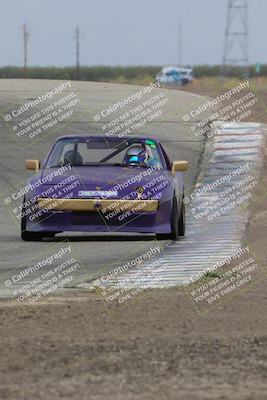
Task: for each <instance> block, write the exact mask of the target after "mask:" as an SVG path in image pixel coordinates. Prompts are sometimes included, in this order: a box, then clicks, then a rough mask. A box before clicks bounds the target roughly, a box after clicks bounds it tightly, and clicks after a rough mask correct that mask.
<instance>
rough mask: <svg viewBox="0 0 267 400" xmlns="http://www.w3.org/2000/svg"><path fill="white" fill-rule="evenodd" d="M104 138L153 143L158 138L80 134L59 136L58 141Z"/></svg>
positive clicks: (157, 140)
mask: <svg viewBox="0 0 267 400" xmlns="http://www.w3.org/2000/svg"><path fill="white" fill-rule="evenodd" d="M101 137H102V138H103V137H104V138H106V139H107V140H108V139H111V140H112V139H113V140H116V139H117V140H121V141H122V142H123V141H126V140H131V139H137V140H138V139H140V140H146V139H148V140H154V141H155V142H159V138H158V137H157V136H138V135H126V136H124V137H120V136H119V135H110V136H106V135H100V134H99V135H87V134H80V135H66V136H60V137H59V138H58V139H57V141H58V140H61V139H91V138H101Z"/></svg>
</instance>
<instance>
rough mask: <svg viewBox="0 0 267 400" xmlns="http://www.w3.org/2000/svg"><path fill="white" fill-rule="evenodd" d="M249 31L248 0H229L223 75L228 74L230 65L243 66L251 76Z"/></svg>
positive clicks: (245, 73) (245, 71) (246, 73)
mask: <svg viewBox="0 0 267 400" xmlns="http://www.w3.org/2000/svg"><path fill="white" fill-rule="evenodd" d="M248 32H249V30H248V0H228V11H227V23H226V30H225V39H224V51H223V62H222V70H221V74H222V76H226V75H228V72H229V70H228V67H229V65H240V66H242V67H243V69H244V75H246V76H247V77H248V76H249V66H248Z"/></svg>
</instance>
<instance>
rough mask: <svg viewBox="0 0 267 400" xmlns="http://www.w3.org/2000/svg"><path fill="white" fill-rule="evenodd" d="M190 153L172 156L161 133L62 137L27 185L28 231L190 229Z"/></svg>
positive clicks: (30, 234) (30, 165) (163, 233)
mask: <svg viewBox="0 0 267 400" xmlns="http://www.w3.org/2000/svg"><path fill="white" fill-rule="evenodd" d="M187 166H188V165H187V162H186V161H175V162H173V163H172V164H171V163H170V161H169V158H168V156H167V154H166V152H165V151H164V149H163V147H162V145H161V144H160V142H159V140H158V139H157V138H155V137H138V136H130V137H127V139H125V138H120V137H119V136H112V137H111V136H109V137H106V136H100V135H98V136H97V135H73V136H65V137H61V138H59V139H58V140H57V141H56V142H55V144H54V145H53V147H52V149H51V150H50V152H49V153H48V156H47V157H46V159H45V160H44V162H43V163H42V165H41V164H40V162H39V161H37V160H27V161H26V168H27V169H30V170H35V171H36V174H35V175H34V176H33V177H31V178H30V179H29V181H28V183H27V186H26V188H25V197H24V200H23V205H22V208H21V211H22V212H21V238H22V239H23V240H27V241H31V240H42V238H43V237H53V236H54V235H55V234H57V233H61V232H65V231H78V232H109V233H111V232H118V233H122V232H135V233H153V234H156V236H157V238H158V239H172V240H177V239H178V237H179V236H183V235H184V233H185V209H184V202H183V196H184V183H183V178H182V174H181V171H185V170H187Z"/></svg>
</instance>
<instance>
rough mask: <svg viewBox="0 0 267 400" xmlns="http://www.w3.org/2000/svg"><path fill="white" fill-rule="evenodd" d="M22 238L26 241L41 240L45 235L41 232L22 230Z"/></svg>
mask: <svg viewBox="0 0 267 400" xmlns="http://www.w3.org/2000/svg"><path fill="white" fill-rule="evenodd" d="M21 239H22V240H24V241H25V242H41V241H42V239H43V235H42V234H41V233H39V232H28V231H24V232H21Z"/></svg>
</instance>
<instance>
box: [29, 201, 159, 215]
mask: <svg viewBox="0 0 267 400" xmlns="http://www.w3.org/2000/svg"><path fill="white" fill-rule="evenodd" d="M37 201H38V206H39V208H42V209H46V210H51V211H64V210H65V211H87V212H88V211H92V212H95V211H102V212H103V213H105V212H111V211H120V212H125V211H132V212H136V213H143V212H156V211H157V210H158V206H159V202H158V200H119V199H118V200H101V199H52V198H39V199H38V200H37Z"/></svg>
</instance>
